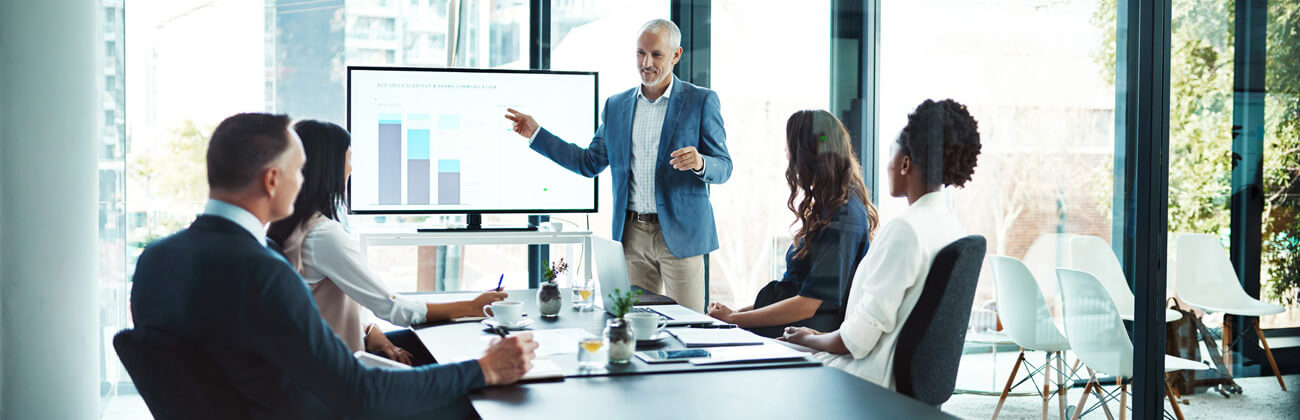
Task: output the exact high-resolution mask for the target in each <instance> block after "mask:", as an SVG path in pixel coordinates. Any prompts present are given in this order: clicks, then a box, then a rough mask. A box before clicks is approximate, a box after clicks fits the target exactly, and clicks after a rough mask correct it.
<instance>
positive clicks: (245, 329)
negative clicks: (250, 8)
mask: <svg viewBox="0 0 1300 420" xmlns="http://www.w3.org/2000/svg"><path fill="white" fill-rule="evenodd" d="M289 122H290V121H289V118H288V117H287V116H284V115H268V114H239V115H235V116H233V117H230V118H227V119H226V120H225V121H223V122H222V123H221V125H219V126H217V129H216V130H215V131H214V132H213V133H212V139H211V140H210V141H209V143H208V153H207V168H208V185H209V187H210V190H211V192H210V198H211V199H210V200H209V201H208V204H207V208H206V210H205V211H204V214H203V215H202V216H199V218H198V219H197V220H195V221H194V223H193V224H192V225H190V227H189V228H188V229H185V230H183V231H181V232H179V233H177V234H175V235H172V236H170V237H167V238H165V239H161V240H159V241H157V242H154V243H153V244H151V245H150V246H149V247H148V248H147V249H145V251H144V253H143V254H141V255H140V261H139V264H138V265H137V268H136V271H135V278H134V281H135V285H134V287H133V290H132V291H131V309H132V312H133V313H134V316H135V324H136V326H137V327H140V328H152V329H156V330H159V331H162V332H164V333H167V334H170V335H172V336H175V337H178V338H179V339H181V340H182V341H185V342H188V343H189V344H191V345H193V346H194V347H196V348H198V349H199V350H200V352H202V353H203V356H206V357H208V358H210V359H212V361H213V362H214V363H215V364H216V366H217V367H218V369H219V370H220V371H221V372H222V373H223V374H224V375H225V377H226V379H228V380H229V381H230V383H231V384H232V385H233V386H234V388H235V389H236V390H237V391H238V392H239V393H240V395H241V396H243V397H244V398H245V399H246V400H247V402H248V405H249V406H250V407H251V410H252V413H250V414H251V416H252V417H254V418H279V419H288V418H294V419H297V418H304V419H305V418H311V419H316V418H340V417H348V418H355V417H364V418H393V417H413V416H425V417H426V418H427V417H429V416H434V417H437V418H443V417H446V416H447V415H448V414H449V413H448V412H447V410H449V409H462V410H463V409H464V408H465V406H464V402H463V400H461V399H462V398H463V397H464V396H465V395H466V394H467V393H468V392H469V391H471V390H474V389H478V388H482V387H484V386H487V385H496V384H508V383H511V382H514V381H516V380H518V379H519V378H520V377H521V376H523V374H524V373H525V372H527V371H528V369H529V368H530V367H531V366H532V362H531V360H532V359H533V356H534V350H535V349H536V348H537V344H536V343H535V342H533V340H532V337H531V336H530V335H528V334H520V335H515V336H511V337H509V338H505V339H496V340H494V341H493V343H492V344H491V345H490V346H489V348H488V350H487V351H486V352H485V353H484V354H483V356H482V357H480V358H479V359H477V360H471V361H467V362H462V363H455V364H444V365H430V366H424V367H419V368H414V369H410V370H385V369H375V368H366V367H364V366H362V365H361V364H360V363H358V362H357V361H356V359H354V358H353V357H352V354H351V353H350V352H349V351H348V349H347V347H346V346H345V345H344V344H343V342H342V341H340V340H339V338H338V336H336V335H335V334H334V333H333V332H332V331H331V330H330V327H329V325H327V324H325V321H324V320H323V319H322V318H321V315H320V313H319V312H318V310H317V308H316V304H315V302H314V300H313V299H312V297H311V294H310V293H309V292H308V291H307V286H306V285H305V284H306V283H304V282H303V281H302V279H301V278H299V277H298V274H297V272H295V271H294V269H293V267H291V266H290V265H289V263H288V262H287V261H286V260H285V259H284V258H283V257H282V256H280V254H278V253H276V252H275V251H272V250H270V249H268V248H267V246H266V240H265V234H266V231H265V226H266V224H267V223H269V222H271V221H274V220H278V219H280V218H283V217H285V216H288V215H289V214H290V213H291V212H292V208H293V202H294V197H295V196H296V195H297V194H298V190H299V188H300V187H301V185H302V173H301V170H302V166H303V163H304V161H305V159H306V157H305V155H304V154H303V148H302V143H301V141H300V140H299V139H298V137H297V135H296V134H294V132H293V130H290V129H289ZM458 400H460V401H458ZM456 402H458V404H452V403H456Z"/></svg>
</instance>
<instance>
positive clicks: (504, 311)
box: [483, 300, 524, 327]
mask: <svg viewBox="0 0 1300 420" xmlns="http://www.w3.org/2000/svg"><path fill="white" fill-rule="evenodd" d="M483 315H486V316H488V317H491V318H492V319H493V320H496V322H497V324H501V325H503V326H507V327H509V326H514V325H518V324H519V322H520V321H522V320H523V316H524V303H523V302H520V301H517V300H501V301H496V302H492V304H491V305H483Z"/></svg>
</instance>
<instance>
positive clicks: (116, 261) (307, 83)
mask: <svg viewBox="0 0 1300 420" xmlns="http://www.w3.org/2000/svg"><path fill="white" fill-rule="evenodd" d="M104 3H105V6H104V7H105V17H106V23H105V32H106V33H105V47H104V49H105V51H106V53H108V59H107V60H106V61H105V73H104V80H105V82H106V85H105V90H106V97H105V115H106V117H108V116H112V118H106V121H105V124H107V125H108V127H110V128H113V127H116V129H110V130H106V131H105V138H104V151H103V153H102V156H103V157H102V160H101V162H102V163H101V177H100V178H101V184H102V185H103V188H101V190H102V191H101V200H100V201H101V204H100V205H101V226H102V227H101V238H102V243H103V244H104V245H103V246H102V247H101V248H102V249H103V251H102V252H101V257H100V260H101V261H103V262H104V264H102V266H103V270H102V272H103V275H102V278H103V280H102V283H103V284H104V290H105V292H104V293H102V295H103V296H104V308H103V311H102V313H103V315H102V316H101V319H103V320H104V328H105V331H106V334H109V335H108V336H107V337H109V338H110V339H111V334H112V333H115V332H116V331H117V330H118V329H120V328H123V327H127V326H129V325H130V314H129V312H128V297H129V290H130V285H129V278H130V276H131V273H132V272H133V266H134V261H135V259H136V258H137V257H138V255H139V253H140V251H141V250H142V249H143V248H144V247H145V246H146V245H148V244H149V243H150V242H152V241H153V240H155V239H158V238H160V237H162V236H165V235H169V234H171V233H173V232H176V231H177V230H180V229H182V228H184V227H185V226H187V225H188V224H189V223H190V222H191V221H192V220H193V218H194V216H195V215H196V214H198V213H199V212H200V211H201V210H202V206H203V203H204V202H205V200H206V199H207V182H206V178H205V176H206V175H205V172H204V167H205V166H204V154H205V152H206V149H207V141H208V139H209V137H210V135H211V132H212V129H213V128H214V127H215V126H216V124H217V123H219V122H220V121H221V120H222V119H223V118H225V117H227V116H230V115H232V114H235V113H239V112H277V113H287V114H289V115H290V116H292V117H293V118H295V119H319V120H324V121H330V122H334V123H337V124H339V125H343V124H344V123H345V121H346V120H345V116H346V104H345V96H346V94H345V91H344V85H345V83H346V74H345V69H346V66H348V65H372V66H446V65H449V64H451V65H455V66H462V67H498V68H500V67H508V68H526V67H527V66H528V50H527V48H526V45H527V37H528V17H529V16H528V2H527V1H526V0H491V1H451V2H449V1H448V0H404V1H396V0H386V1H385V0H347V1H344V0H334V1H313V2H302V1H292V0H278V1H267V2H246V1H234V0H218V1H155V0H141V1H136V2H132V3H131V7H130V8H129V9H127V10H126V11H125V14H124V15H123V13H124V12H123V7H122V2H121V1H118V0H105V2H104ZM449 3H450V4H451V5H452V6H453V7H449ZM457 5H458V6H459V7H454V6H457ZM453 22H454V23H456V25H452V24H451V23H453ZM123 23H125V24H124V25H123ZM115 25H116V26H115ZM452 27H454V28H456V32H455V33H454V35H455V36H451V37H449V36H448V33H449V28H452ZM115 30H116V31H117V32H116V34H114V33H113V31H115ZM213 34H220V36H213ZM122 39H129V40H130V42H128V43H123V42H121V40H122ZM115 66H116V67H115ZM124 75H125V77H124ZM124 88H125V89H124ZM125 109H129V110H130V112H129V113H127V112H124V110H125ZM503 124H504V121H503ZM128 132H129V133H130V136H129V141H127V137H128V136H127V133H128ZM128 150H129V152H128ZM124 191H125V192H127V193H129V194H124V193H123V192H124ZM439 219H443V218H425V217H353V218H352V220H351V222H352V224H353V225H354V226H364V225H375V224H392V223H402V222H410V223H438V222H440V220H439ZM516 248H521V249H522V248H523V247H516ZM463 251H464V250H463V249H460V248H434V247H429V248H427V249H426V248H418V249H417V248H416V247H375V248H372V251H371V252H370V255H369V256H370V259H371V266H372V267H375V268H377V269H378V270H377V271H378V272H379V274H380V275H381V276H382V277H383V278H384V279H385V280H388V281H389V283H390V284H389V285H390V287H392V288H393V289H394V290H397V291H413V290H416V289H417V287H419V286H420V285H432V284H437V283H438V282H439V281H441V280H444V279H447V278H450V279H453V281H458V280H459V279H460V278H462V277H467V276H472V275H475V274H474V273H479V272H484V273H485V272H488V271H493V272H494V273H493V274H492V280H495V279H496V275H499V274H500V273H501V271H500V269H501V267H500V262H501V261H512V262H513V261H516V260H522V257H519V258H513V256H500V255H497V254H498V253H497V252H483V253H482V254H481V255H483V258H479V259H465V258H462V256H463ZM512 252H517V253H518V252H521V250H515V251H512ZM489 257H490V258H489ZM524 266H525V264H524V263H523V262H522V261H521V262H519V263H518V267H516V268H515V270H516V271H522V272H525V273H526V270H527V269H526V268H524ZM462 267H463V268H462ZM478 267H482V268H481V269H479V268H478ZM518 278H519V279H520V281H521V282H522V281H523V279H524V277H523V275H522V274H519V275H518ZM522 284H523V283H520V285H522ZM453 285H456V284H455V283H453ZM493 285H495V284H493ZM109 342H111V340H106V341H105V343H109ZM106 346H108V344H106ZM105 349H106V350H105V355H106V357H107V358H106V360H116V354H115V353H114V352H112V351H111V348H108V347H105ZM105 366H106V368H105V369H106V371H107V372H106V373H105V375H106V376H105V380H106V382H109V383H115V382H116V381H117V380H123V381H124V380H128V378H127V376H126V375H124V374H122V373H121V370H120V368H119V367H118V366H119V365H118V364H116V363H106V364H105Z"/></svg>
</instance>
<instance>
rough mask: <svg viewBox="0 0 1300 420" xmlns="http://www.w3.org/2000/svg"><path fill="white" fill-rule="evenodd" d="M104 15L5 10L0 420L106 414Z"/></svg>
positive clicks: (73, 5) (0, 43)
mask: <svg viewBox="0 0 1300 420" xmlns="http://www.w3.org/2000/svg"><path fill="white" fill-rule="evenodd" d="M101 13H103V12H102V11H101V9H100V4H99V2H98V1H95V0H40V1H8V0H6V1H0V347H3V348H2V349H0V387H2V388H0V419H94V418H98V416H99V352H100V348H101V347H100V340H99V332H98V331H99V316H98V307H99V302H98V301H97V299H96V296H97V293H96V288H97V287H98V285H99V282H98V280H97V279H96V260H97V258H96V255H97V253H96V244H97V241H96V238H97V231H98V226H97V217H96V198H97V197H96V194H97V176H98V173H97V161H96V151H97V149H96V148H97V145H98V143H99V141H98V139H99V135H100V127H101V125H102V124H103V122H102V121H101V120H102V118H103V117H102V116H101V115H102V113H103V111H102V110H101V108H102V105H101V98H100V89H99V88H98V87H99V84H100V83H103V78H104V77H103V70H102V69H101V68H100V67H99V65H100V56H101V55H102V51H101V50H102V49H103V46H102V45H101V43H102V42H101V36H100V33H99V32H100V31H101V23H100V20H99V18H98V17H99V15H100V14H101Z"/></svg>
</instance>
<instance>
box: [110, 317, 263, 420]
mask: <svg viewBox="0 0 1300 420" xmlns="http://www.w3.org/2000/svg"><path fill="white" fill-rule="evenodd" d="M113 347H114V348H116V349H117V355H118V357H119V358H121V359H122V365H123V366H125V367H126V372H127V373H129V374H130V375H131V379H132V380H133V381H135V387H136V390H137V391H139V392H140V396H141V397H143V398H144V402H145V404H146V405H148V406H149V412H150V413H153V416H154V418H155V419H159V420H169V419H244V418H248V417H249V407H248V403H247V401H246V400H245V399H244V398H243V397H241V396H240V395H239V393H238V392H236V391H235V388H234V387H233V386H232V385H231V384H230V381H228V380H227V379H226V378H225V376H224V375H222V374H221V371H219V370H218V369H217V366H216V364H215V363H213V362H212V360H211V359H208V358H207V357H205V356H204V355H203V353H201V352H199V351H198V349H195V348H194V347H192V346H190V345H188V344H185V343H183V342H181V341H180V340H179V339H177V338H175V337H172V336H170V335H167V334H166V333H163V332H161V331H157V330H154V329H148V328H141V329H135V330H132V329H129V328H128V329H125V330H122V331H120V332H118V333H117V335H116V336H114V337H113Z"/></svg>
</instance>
